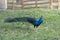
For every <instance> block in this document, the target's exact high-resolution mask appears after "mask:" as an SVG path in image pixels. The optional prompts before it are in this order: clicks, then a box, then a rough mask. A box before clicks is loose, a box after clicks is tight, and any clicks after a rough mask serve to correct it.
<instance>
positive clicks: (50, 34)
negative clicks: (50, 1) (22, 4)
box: [0, 8, 60, 40]
mask: <svg viewBox="0 0 60 40" xmlns="http://www.w3.org/2000/svg"><path fill="white" fill-rule="evenodd" d="M41 15H42V16H43V19H44V22H43V23H42V24H41V25H40V26H39V27H38V30H37V32H35V31H33V30H34V27H33V25H32V24H30V23H28V22H13V23H5V22H4V19H6V18H8V17H13V18H15V17H34V18H36V19H38V18H39V17H40V16H41ZM0 40H60V10H49V9H38V8H37V9H24V10H0Z"/></svg>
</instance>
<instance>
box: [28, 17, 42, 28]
mask: <svg viewBox="0 0 60 40" xmlns="http://www.w3.org/2000/svg"><path fill="white" fill-rule="evenodd" d="M27 21H28V22H29V23H31V24H33V25H34V28H38V26H39V25H40V24H41V23H43V16H41V17H40V18H39V19H37V20H36V19H34V18H30V19H27Z"/></svg>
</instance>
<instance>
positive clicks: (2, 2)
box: [0, 0, 7, 9]
mask: <svg viewBox="0 0 60 40" xmlns="http://www.w3.org/2000/svg"><path fill="white" fill-rule="evenodd" d="M0 9H7V0H0Z"/></svg>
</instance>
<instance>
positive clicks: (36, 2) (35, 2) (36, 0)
mask: <svg viewBox="0 0 60 40" xmlns="http://www.w3.org/2000/svg"><path fill="white" fill-rule="evenodd" d="M37 1H38V0H35V7H36V8H37Z"/></svg>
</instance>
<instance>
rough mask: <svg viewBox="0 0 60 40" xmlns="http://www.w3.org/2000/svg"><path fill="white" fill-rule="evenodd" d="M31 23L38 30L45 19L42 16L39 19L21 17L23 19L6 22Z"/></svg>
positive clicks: (7, 20) (9, 19)
mask: <svg viewBox="0 0 60 40" xmlns="http://www.w3.org/2000/svg"><path fill="white" fill-rule="evenodd" d="M20 21H23V22H29V23H31V24H33V25H34V28H37V27H38V26H39V25H40V24H41V23H42V22H43V17H42V16H41V17H40V18H39V19H37V20H36V19H34V18H31V17H21V18H7V19H5V22H10V23H11V22H20Z"/></svg>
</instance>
